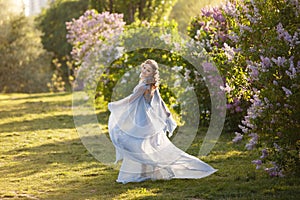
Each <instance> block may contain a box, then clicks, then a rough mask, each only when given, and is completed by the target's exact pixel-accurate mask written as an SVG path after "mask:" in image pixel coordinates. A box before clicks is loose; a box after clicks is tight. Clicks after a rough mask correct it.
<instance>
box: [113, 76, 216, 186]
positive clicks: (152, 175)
mask: <svg viewBox="0 0 300 200" xmlns="http://www.w3.org/2000/svg"><path fill="white" fill-rule="evenodd" d="M146 90H150V86H149V85H148V84H145V83H143V82H141V83H139V84H138V85H137V86H136V87H135V88H134V90H133V93H132V94H131V95H129V96H127V97H125V98H124V99H121V100H119V101H115V102H110V103H109V104H108V109H109V110H110V112H111V114H110V116H109V122H108V130H109V135H110V138H111V140H112V143H113V144H114V146H115V148H116V162H117V161H119V160H123V162H122V165H121V168H120V171H119V175H118V179H117V182H121V183H128V182H140V181H144V180H148V179H151V180H157V179H172V178H203V177H205V176H208V175H210V174H212V173H214V172H216V171H217V170H216V169H214V168H212V167H211V166H210V165H208V164H206V163H205V162H203V161H201V160H199V159H198V158H196V157H194V156H192V155H189V154H187V153H185V152H184V151H182V150H181V149H179V148H177V147H176V146H175V145H173V144H172V142H171V141H170V140H169V138H168V137H167V135H166V134H167V132H168V133H169V137H170V136H171V134H172V133H173V131H174V130H175V128H176V126H177V124H176V122H175V121H174V119H173V118H172V115H171V113H170V111H169V109H168V108H167V106H166V104H165V103H164V101H163V100H162V98H161V96H160V93H159V90H158V89H156V90H155V92H154V95H153V96H152V97H151V96H149V95H148V96H147V95H146V96H145V95H144V92H145V91H146Z"/></svg>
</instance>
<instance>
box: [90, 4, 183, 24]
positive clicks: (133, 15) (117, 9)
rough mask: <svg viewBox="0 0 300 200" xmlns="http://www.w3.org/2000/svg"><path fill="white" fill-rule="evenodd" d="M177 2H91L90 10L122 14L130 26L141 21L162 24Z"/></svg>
mask: <svg viewBox="0 0 300 200" xmlns="http://www.w3.org/2000/svg"><path fill="white" fill-rule="evenodd" d="M176 1H177V0H168V1H165V0H131V1H124V0H114V1H103V0H90V9H96V10H97V11H98V12H100V13H101V12H105V11H108V12H110V13H122V14H123V15H124V21H126V22H127V23H128V24H130V23H132V22H134V21H136V20H140V21H144V20H146V21H149V22H160V21H162V20H166V19H167V18H168V16H169V14H170V12H171V10H172V6H173V5H174V3H175V2H176Z"/></svg>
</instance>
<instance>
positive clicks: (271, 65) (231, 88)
mask: <svg viewBox="0 0 300 200" xmlns="http://www.w3.org/2000/svg"><path fill="white" fill-rule="evenodd" d="M299 10H300V5H299V2H298V0H265V1H262V0H250V1H249V0H242V1H227V2H225V3H224V4H223V5H222V6H220V7H218V8H205V9H203V10H202V11H201V15H200V16H199V17H197V18H195V19H194V20H193V21H192V24H191V28H190V35H191V36H193V37H194V38H196V39H197V40H199V41H200V42H201V43H202V44H203V45H204V46H205V48H206V50H207V51H208V52H209V54H210V55H211V56H212V57H213V59H214V61H215V62H216V63H217V65H218V67H219V70H220V71H221V72H222V73H223V76H224V80H225V85H224V87H223V89H224V91H226V92H227V99H228V109H229V111H230V112H228V113H229V115H237V114H239V112H241V113H242V116H243V117H242V119H241V121H240V124H239V125H238V124H237V123H236V122H237V121H235V123H232V124H231V125H235V126H237V127H238V129H239V130H238V131H236V133H235V134H236V137H235V138H234V139H233V142H235V143H236V142H239V141H240V140H242V139H244V138H248V139H249V142H248V143H247V144H246V149H248V150H252V149H254V148H259V149H262V155H261V156H260V157H259V158H258V159H256V160H254V161H253V162H252V163H253V164H255V165H256V166H257V169H264V170H265V171H266V172H267V173H269V174H270V176H279V177H282V176H284V175H288V174H298V175H299V174H300V173H299V167H298V166H299V164H300V162H299V149H300V132H299V130H300V114H299V112H300V106H299V105H298V104H299V99H300V76H299V73H300V59H299V58H300V28H299V27H300V23H299V22H300V16H299V14H300V13H299ZM237 102H238V103H237ZM237 104H238V105H239V108H238V109H236V108H237ZM229 117H231V116H229Z"/></svg>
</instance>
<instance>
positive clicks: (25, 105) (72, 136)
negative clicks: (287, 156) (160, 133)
mask: <svg viewBox="0 0 300 200" xmlns="http://www.w3.org/2000/svg"><path fill="white" fill-rule="evenodd" d="M71 97H72V95H71V94H68V93H61V94H50V93H45V94H32V95H29V94H2V95H0V142H1V146H0V199H51V200H53V199H54V200H55V199H63V200H66V199H70V200H77V199H79V200H81V199H191V200H192V199H193V200H195V199H239V200H240V199H299V196H300V192H299V191H300V186H299V185H300V181H299V180H298V179H296V178H293V177H289V178H287V177H286V178H269V177H268V176H267V175H266V174H265V173H263V172H262V171H257V170H255V167H254V166H253V165H251V164H249V163H250V162H251V160H252V159H254V158H256V156H257V153H256V152H248V151H244V148H243V144H241V145H237V146H235V145H232V144H231V142H230V141H231V136H228V134H227V135H226V134H223V135H222V136H221V138H220V140H219V141H218V143H217V145H216V146H215V147H214V149H213V151H212V152H211V153H210V155H209V156H207V157H203V158H201V159H203V160H204V161H205V162H208V163H209V164H210V165H212V166H213V167H215V168H217V169H218V170H219V171H218V172H216V173H215V174H213V175H211V176H209V177H206V178H203V179H199V180H197V179H195V180H170V181H146V182H142V183H129V184H125V185H123V184H119V183H116V182H115V180H116V178H117V175H118V169H117V167H113V166H106V165H104V164H102V163H100V162H99V161H97V160H96V159H95V158H94V157H93V156H92V155H90V154H89V152H88V151H87V150H86V148H85V147H84V146H83V145H82V143H81V140H80V138H79V136H78V134H77V132H76V130H75V127H74V123H73V115H72V110H71V105H72V102H71ZM99 114H100V115H103V116H107V115H108V112H107V111H106V110H100V111H99ZM99 119H103V121H100V124H102V125H103V127H106V126H105V125H106V123H107V117H101V118H99ZM198 147H199V145H198V144H197V143H194V144H193V145H192V146H191V147H190V148H189V149H188V152H189V153H191V154H197V152H198Z"/></svg>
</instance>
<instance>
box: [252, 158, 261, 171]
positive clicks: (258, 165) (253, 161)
mask: <svg viewBox="0 0 300 200" xmlns="http://www.w3.org/2000/svg"><path fill="white" fill-rule="evenodd" d="M252 163H253V164H255V165H256V169H259V168H260V167H261V165H262V161H261V160H252Z"/></svg>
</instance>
